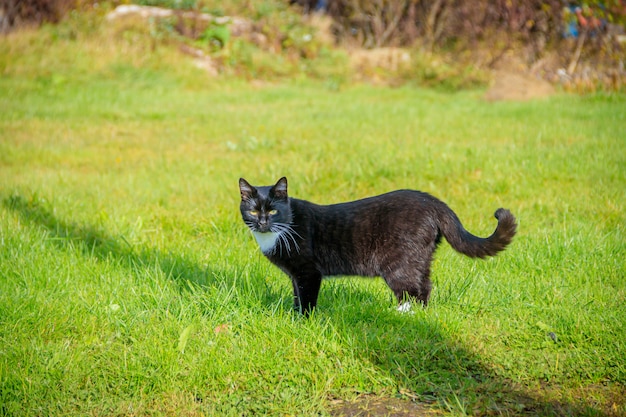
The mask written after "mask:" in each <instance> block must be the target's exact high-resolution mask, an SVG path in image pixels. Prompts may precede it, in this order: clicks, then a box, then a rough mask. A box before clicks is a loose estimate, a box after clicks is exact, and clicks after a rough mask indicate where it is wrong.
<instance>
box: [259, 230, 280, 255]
mask: <svg viewBox="0 0 626 417" xmlns="http://www.w3.org/2000/svg"><path fill="white" fill-rule="evenodd" d="M252 234H253V235H254V238H255V239H256V243H258V244H259V247H260V248H261V252H263V253H272V252H273V251H274V248H275V247H276V241H278V237H279V234H278V233H275V232H267V233H261V232H252Z"/></svg>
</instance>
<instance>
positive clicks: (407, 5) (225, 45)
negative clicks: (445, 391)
mask: <svg viewBox="0 0 626 417" xmlns="http://www.w3.org/2000/svg"><path fill="white" fill-rule="evenodd" d="M1 4H2V5H1V6H0V32H1V33H4V34H8V33H11V32H14V31H16V30H19V29H22V28H33V27H39V26H41V25H47V24H53V25H54V24H58V23H60V22H65V26H64V30H63V33H61V34H60V35H59V36H62V37H69V38H72V37H78V36H83V34H84V33H85V32H86V31H87V32H88V29H91V30H92V31H93V30H96V27H100V25H107V26H110V27H114V28H115V31H114V33H115V36H117V37H119V38H123V39H129V38H133V37H138V36H141V37H143V38H145V37H148V38H149V39H150V48H148V50H147V53H149V52H150V50H154V49H156V48H159V47H160V46H162V45H169V46H172V45H173V46H175V47H176V48H177V49H178V51H179V53H181V54H185V55H191V56H192V57H193V59H194V60H195V61H196V65H197V66H199V67H201V68H203V69H205V70H206V72H207V74H208V75H209V76H212V77H215V76H219V75H234V76H243V77H245V78H248V79H255V80H256V79H261V80H263V79H272V78H277V77H294V76H295V77H300V76H307V77H315V78H322V79H326V80H329V83H331V84H333V83H334V84H336V87H339V86H340V85H342V84H343V83H345V82H350V81H367V82H373V83H380V84H386V85H401V84H406V83H415V84H419V85H422V86H435V87H437V88H444V89H453V90H454V89H462V88H472V87H477V86H490V87H491V88H490V89H489V91H488V92H487V98H488V99H493V100H499V99H508V98H510V99H524V98H532V97H536V96H543V95H548V94H550V93H551V92H552V91H553V90H554V88H557V89H565V90H568V91H574V92H579V93H586V92H593V91H598V90H602V91H623V90H624V85H625V80H626V70H625V68H624V60H625V56H626V54H625V53H624V48H625V47H626V31H625V26H624V24H625V22H626V4H625V2H624V1H623V0H596V1H586V2H570V1H563V0H524V1H521V0H491V1H470V0H429V1H420V0H373V1H369V0H297V1H294V0H264V1H261V0H219V1H218V0H138V1H135V2H132V3H131V2H129V1H111V2H96V1H93V0H3V1H2V2H1ZM78 15H81V16H83V17H82V18H79V17H78ZM84 16H90V18H88V19H87V18H85V17H84ZM68 21H70V24H68V23H67V22H68ZM72 21H74V26H72V24H71V22H72ZM85 26H89V27H87V28H86V27H85Z"/></svg>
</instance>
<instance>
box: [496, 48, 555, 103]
mask: <svg viewBox="0 0 626 417" xmlns="http://www.w3.org/2000/svg"><path fill="white" fill-rule="evenodd" d="M535 72H536V71H533V70H532V69H529V68H528V67H527V66H526V65H525V64H524V63H523V62H522V60H521V59H520V58H519V57H517V56H515V55H513V54H507V55H506V56H504V57H503V58H501V59H500V60H499V61H498V63H497V65H496V66H495V68H494V71H493V82H492V83H491V86H490V87H489V90H487V92H486V93H485V99H486V100H488V101H503V100H504V101H507V100H508V101H526V100H533V99H539V98H544V97H549V96H551V95H552V94H554V93H555V88H554V86H553V85H552V84H551V83H549V82H548V81H546V80H545V79H544V78H543V77H541V76H540V75H538V74H536V73H535Z"/></svg>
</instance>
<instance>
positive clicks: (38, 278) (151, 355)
mask: <svg viewBox="0 0 626 417" xmlns="http://www.w3.org/2000/svg"><path fill="white" fill-rule="evenodd" d="M45 30H49V29H45ZM45 30H44V32H33V33H24V34H18V35H13V36H11V37H7V38H0V73H1V76H0V388H1V389H0V414H2V415H203V414H205V415H266V414H267V415H317V414H321V415H327V414H331V413H336V414H337V413H348V410H349V409H350V407H360V405H359V404H361V405H362V404H363V403H362V401H363V399H368V400H369V399H375V401H377V402H379V403H380V402H382V403H383V404H384V403H385V401H386V400H389V401H392V400H393V401H395V400H396V399H397V398H400V399H404V400H405V401H407V402H408V401H411V400H412V401H417V402H419V403H425V404H427V405H428V407H429V408H432V409H433V410H435V411H433V412H439V413H445V414H447V413H449V414H451V415H464V414H469V415H476V414H493V415H496V414H498V415H499V414H504V415H516V414H531V415H533V414H534V415H623V414H625V413H626V398H625V396H624V389H625V386H626V361H625V360H624V358H626V345H625V342H624V340H626V324H625V323H626V307H624V306H625V305H626V284H625V282H624V277H626V267H625V261H624V258H625V256H626V247H625V242H626V235H625V227H624V226H625V224H626V215H625V208H626V207H625V206H626V197H625V193H624V190H625V189H626V187H625V186H626V169H625V167H626V151H625V150H624V149H625V148H624V146H625V145H626V116H625V115H626V98H625V97H624V96H619V95H611V96H589V97H574V96H556V97H553V98H551V99H549V100H545V101H537V102H529V103H497V104H493V103H487V102H485V101H482V100H481V99H480V95H481V93H480V92H461V93H456V94H447V93H442V92H435V91H429V90H422V89H415V88H408V87H405V88H398V89H386V88H376V87H370V86H358V85H354V86H345V87H343V88H342V89H341V90H340V91H336V89H334V88H330V87H329V86H327V85H326V84H325V83H324V82H323V81H322V82H309V81H302V80H300V81H293V80H291V81H287V82H284V83H272V84H265V85H260V86H259V85H258V84H248V83H245V82H242V81H238V80H236V79H232V78H222V79H208V78H206V75H205V74H203V73H202V72H201V71H200V70H196V69H194V68H193V66H192V65H191V63H190V62H188V61H186V60H185V58H181V56H180V55H178V54H177V52H176V51H175V50H174V49H168V48H167V47H160V48H158V49H157V50H156V51H151V50H150V49H149V48H147V49H145V50H142V48H141V44H139V45H137V44H136V43H132V42H129V43H124V42H121V41H119V40H117V41H115V42H114V43H113V44H112V45H111V44H108V43H107V42H102V41H100V42H99V41H98V38H97V37H95V38H94V37H93V36H91V37H90V36H85V38H84V39H83V38H82V37H81V36H78V40H75V39H73V38H71V37H70V38H68V39H65V38H60V39H56V40H54V41H53V42H51V43H47V42H46V43H44V42H43V41H44V40H49V39H48V38H47V36H48V35H46V34H45ZM94 36H95V35H94ZM40 37H41V38H42V39H40ZM109 40H110V39H109ZM44 45H45V46H44ZM118 47H119V48H121V49H119V50H118V49H116V48H118ZM68 59H74V61H68ZM72 62H73V63H72ZM282 175H286V176H287V177H288V178H289V180H290V192H291V194H292V195H294V196H297V197H300V198H305V199H309V200H312V201H315V202H319V203H333V202H339V201H346V200H350V199H356V198H360V197H364V196H368V195H372V194H376V193H382V192H385V191H389V190H392V189H396V188H416V189H421V190H423V191H427V192H431V193H433V194H435V195H436V196H438V197H440V198H441V199H443V200H444V201H446V202H448V203H449V205H450V206H451V207H452V208H453V209H454V210H455V211H456V212H457V213H458V214H459V216H460V218H461V219H462V220H463V222H464V224H465V226H466V227H467V228H468V229H469V230H471V231H472V232H474V233H476V234H480V235H487V234H489V233H490V232H491V231H492V230H493V228H494V227H495V220H494V219H493V217H492V214H493V212H494V211H495V209H496V208H498V207H500V206H504V207H507V208H509V209H511V210H512V211H513V213H514V214H515V215H516V216H517V217H518V221H519V234H518V236H517V237H516V239H515V241H514V243H513V244H512V245H511V247H510V248H509V249H508V250H507V251H506V252H504V253H503V254H501V255H500V256H498V257H497V258H493V259H490V260H488V261H478V260H471V259H468V258H466V257H463V256H460V255H458V254H456V253H455V252H454V251H452V250H451V249H450V247H449V246H448V245H447V243H444V244H442V245H441V248H440V250H439V252H438V254H437V259H436V261H435V265H434V267H433V280H434V283H435V288H434V291H433V298H432V302H431V304H430V305H429V307H428V308H427V309H425V310H419V309H418V310H417V311H416V312H415V314H413V315H402V314H399V313H397V312H396V311H395V310H394V304H393V301H392V296H391V292H390V291H389V290H388V289H387V288H386V286H385V285H384V283H382V281H381V280H380V279H375V280H365V279H359V278H350V279H337V280H329V281H327V282H325V283H324V284H323V287H322V291H321V295H320V299H319V309H318V310H317V311H316V313H315V315H314V316H313V317H312V318H311V319H309V320H305V319H302V318H300V317H297V316H295V315H294V314H293V313H292V312H291V294H290V288H291V285H290V284H289V282H288V280H287V278H286V277H285V276H284V275H283V274H282V273H281V272H280V271H279V270H277V269H276V268H274V267H273V266H272V265H270V264H269V262H268V261H267V260H265V259H264V258H263V257H262V256H261V255H260V253H259V251H258V248H257V247H256V244H255V243H254V240H253V239H252V237H251V236H250V235H249V233H248V231H247V230H246V227H245V226H244V224H243V223H242V222H241V220H240V218H239V213H238V190H237V180H238V178H239V177H240V176H244V177H246V178H247V179H248V180H249V181H250V182H252V183H253V184H263V183H267V184H269V183H273V182H275V181H276V180H277V179H278V178H279V177H280V176H282ZM551 333H552V334H553V335H554V336H555V339H556V341H555V340H553V338H552V337H550V335H551ZM359 401H361V402H359ZM372 401H373V400H372ZM394 404H395V403H394Z"/></svg>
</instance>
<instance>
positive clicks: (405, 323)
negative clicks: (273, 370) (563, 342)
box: [331, 286, 623, 417]
mask: <svg viewBox="0 0 626 417" xmlns="http://www.w3.org/2000/svg"><path fill="white" fill-rule="evenodd" d="M346 290H347V291H352V292H355V294H353V295H352V296H349V298H353V299H367V295H364V294H360V292H362V290H360V289H358V288H357V287H355V286H350V287H349V288H347V289H346ZM429 308H434V307H429ZM379 313H380V312H374V311H372V310H371V309H363V310H358V311H357V310H354V311H352V310H351V313H350V314H345V315H344V314H342V313H341V312H336V313H335V312H333V315H334V314H339V315H341V318H335V319H334V321H335V324H336V326H337V327H339V328H340V329H341V333H344V332H345V333H347V334H351V335H353V336H352V337H351V340H352V341H359V344H360V346H356V347H354V350H355V351H358V352H359V354H360V355H361V356H362V357H363V359H365V360H368V361H370V362H371V363H372V364H374V366H376V367H377V368H379V369H381V370H382V371H383V372H384V373H385V374H386V375H389V376H390V377H391V378H392V379H393V380H394V381H395V382H396V386H397V387H398V395H397V396H396V397H389V398H381V397H379V396H374V395H363V396H361V397H359V398H358V399H357V400H356V401H352V402H348V401H336V402H335V406H334V408H333V410H331V414H332V415H333V416H346V417H348V416H360V417H365V416H378V415H389V416H395V417H403V416H429V415H440V414H441V406H444V407H445V408H447V409H449V410H450V411H451V413H452V414H453V415H472V416H475V415H478V416H491V415H493V416H496V415H497V416H609V415H617V414H616V413H614V412H612V410H611V408H610V406H611V404H612V402H613V401H610V402H609V404H608V405H607V404H606V402H605V403H604V404H602V403H600V404H598V403H595V402H594V398H593V397H591V398H590V397H585V396H584V393H585V390H584V389H583V390H581V391H580V393H581V394H583V395H581V396H580V399H576V400H564V399H563V398H561V397H560V392H559V390H558V387H555V386H552V387H549V386H546V387H543V386H542V388H541V389H537V390H536V391H533V390H532V389H528V388H526V387H523V386H521V385H520V384H516V383H515V382H513V381H511V380H509V379H507V378H506V377H503V376H500V375H497V374H496V373H495V372H494V370H493V369H490V366H489V364H487V363H485V362H484V361H483V360H481V358H480V357H479V356H478V355H476V354H475V353H473V352H471V349H468V348H467V347H465V346H463V345H461V344H460V343H459V342H458V341H455V340H453V339H452V338H451V337H450V336H449V335H446V333H445V331H443V330H442V328H441V324H440V323H439V322H437V321H435V319H430V318H429V316H428V315H425V316H422V315H421V314H420V315H415V316H411V315H405V314H397V313H396V312H395V311H390V312H389V313H388V314H383V315H377V316H376V315H375V314H379ZM346 317H349V318H348V320H349V321H345V320H346ZM352 343H353V342H352ZM544 388H545V390H544ZM594 390H596V391H595V394H599V393H602V389H601V387H595V388H594ZM603 394H608V397H609V398H610V397H611V392H609V390H607V391H605V392H603ZM613 394H615V393H613ZM618 397H619V395H618ZM400 399H402V400H400ZM615 400H617V402H618V403H619V402H621V401H623V398H621V399H620V398H615ZM606 401H608V400H606Z"/></svg>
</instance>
